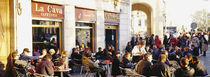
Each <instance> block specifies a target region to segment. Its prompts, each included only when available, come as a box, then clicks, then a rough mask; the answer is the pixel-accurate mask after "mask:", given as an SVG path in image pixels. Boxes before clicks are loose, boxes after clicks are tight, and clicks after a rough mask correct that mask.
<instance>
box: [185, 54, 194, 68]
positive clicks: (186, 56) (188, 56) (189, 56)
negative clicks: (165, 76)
mask: <svg viewBox="0 0 210 77" xmlns="http://www.w3.org/2000/svg"><path fill="white" fill-rule="evenodd" d="M185 58H186V59H188V60H189V66H190V67H192V66H193V63H192V59H193V56H192V54H190V53H189V54H187V55H185Z"/></svg>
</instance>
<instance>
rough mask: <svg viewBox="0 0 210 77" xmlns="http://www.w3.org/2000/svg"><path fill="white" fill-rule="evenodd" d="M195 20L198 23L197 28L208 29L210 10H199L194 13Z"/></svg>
mask: <svg viewBox="0 0 210 77" xmlns="http://www.w3.org/2000/svg"><path fill="white" fill-rule="evenodd" d="M192 19H193V22H195V23H197V26H198V28H197V30H199V31H206V30H207V26H208V12H207V10H206V9H203V10H199V11H197V12H195V13H194V14H193V15H192Z"/></svg>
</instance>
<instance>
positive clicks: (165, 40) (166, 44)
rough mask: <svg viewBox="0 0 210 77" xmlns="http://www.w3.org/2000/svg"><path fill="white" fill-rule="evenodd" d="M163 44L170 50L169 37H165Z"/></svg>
mask: <svg viewBox="0 0 210 77" xmlns="http://www.w3.org/2000/svg"><path fill="white" fill-rule="evenodd" d="M163 44H164V45H165V47H166V48H168V45H169V43H168V38H167V35H164V39H163Z"/></svg>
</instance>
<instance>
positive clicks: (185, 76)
mask: <svg viewBox="0 0 210 77" xmlns="http://www.w3.org/2000/svg"><path fill="white" fill-rule="evenodd" d="M194 73H195V70H194V69H193V68H191V67H182V68H178V69H177V70H176V71H175V72H174V75H175V77H193V75H194Z"/></svg>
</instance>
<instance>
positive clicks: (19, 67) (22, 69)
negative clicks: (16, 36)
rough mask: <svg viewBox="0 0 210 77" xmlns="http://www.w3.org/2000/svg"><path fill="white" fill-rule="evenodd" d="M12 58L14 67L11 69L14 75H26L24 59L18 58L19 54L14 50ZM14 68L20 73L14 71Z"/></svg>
mask: <svg viewBox="0 0 210 77" xmlns="http://www.w3.org/2000/svg"><path fill="white" fill-rule="evenodd" d="M12 59H13V65H14V67H15V68H16V69H13V70H14V71H13V73H14V76H15V77H17V76H26V72H27V71H26V68H25V67H26V65H27V62H26V61H23V60H19V55H18V53H17V52H16V51H15V52H12ZM16 70H18V71H19V72H20V73H18V74H19V75H18V74H17V73H16Z"/></svg>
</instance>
